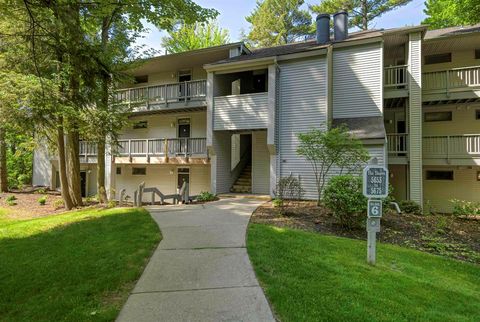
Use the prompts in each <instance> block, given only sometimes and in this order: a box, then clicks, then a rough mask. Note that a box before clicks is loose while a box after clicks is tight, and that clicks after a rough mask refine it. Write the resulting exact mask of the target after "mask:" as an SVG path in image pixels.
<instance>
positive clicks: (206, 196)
mask: <svg viewBox="0 0 480 322" xmlns="http://www.w3.org/2000/svg"><path fill="white" fill-rule="evenodd" d="M197 200H198V201H202V202H206V201H213V200H215V195H214V194H213V193H210V192H208V191H202V192H200V194H199V195H198V197H197Z"/></svg>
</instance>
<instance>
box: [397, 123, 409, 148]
mask: <svg viewBox="0 0 480 322" xmlns="http://www.w3.org/2000/svg"><path fill="white" fill-rule="evenodd" d="M397 133H398V134H406V133H407V123H406V122H405V121H404V120H402V121H397ZM397 144H398V147H397V148H398V149H399V151H407V138H406V137H405V136H400V137H399V138H398V143H397ZM398 156H405V153H399V154H398Z"/></svg>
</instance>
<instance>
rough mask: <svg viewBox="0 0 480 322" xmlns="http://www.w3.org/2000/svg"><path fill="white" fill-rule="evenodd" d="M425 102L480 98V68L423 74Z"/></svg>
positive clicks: (473, 67)
mask: <svg viewBox="0 0 480 322" xmlns="http://www.w3.org/2000/svg"><path fill="white" fill-rule="evenodd" d="M422 78H423V80H422V87H423V101H424V102H425V101H438V100H460V99H472V98H479V97H480V66H469V67H462V68H452V69H448V70H441V71H434V72H427V73H423V77H422Z"/></svg>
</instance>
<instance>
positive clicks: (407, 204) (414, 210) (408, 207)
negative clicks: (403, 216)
mask: <svg viewBox="0 0 480 322" xmlns="http://www.w3.org/2000/svg"><path fill="white" fill-rule="evenodd" d="M398 205H399V206H400V210H401V211H403V212H406V213H408V214H414V215H422V208H421V207H420V205H419V204H418V203H416V202H415V201H413V200H402V201H400V202H399V203H398Z"/></svg>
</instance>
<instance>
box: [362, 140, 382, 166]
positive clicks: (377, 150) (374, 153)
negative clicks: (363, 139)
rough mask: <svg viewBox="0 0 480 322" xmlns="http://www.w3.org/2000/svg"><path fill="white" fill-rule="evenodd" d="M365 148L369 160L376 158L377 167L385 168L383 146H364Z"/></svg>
mask: <svg viewBox="0 0 480 322" xmlns="http://www.w3.org/2000/svg"><path fill="white" fill-rule="evenodd" d="M365 148H366V149H367V151H368V154H369V155H370V158H371V159H373V158H377V161H378V164H379V165H383V166H387V164H386V158H385V146H384V145H366V146H365Z"/></svg>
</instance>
